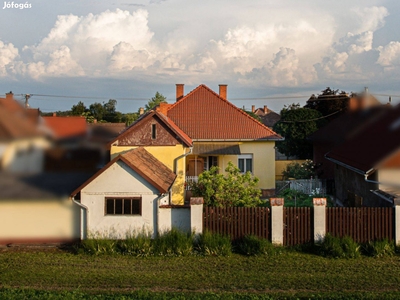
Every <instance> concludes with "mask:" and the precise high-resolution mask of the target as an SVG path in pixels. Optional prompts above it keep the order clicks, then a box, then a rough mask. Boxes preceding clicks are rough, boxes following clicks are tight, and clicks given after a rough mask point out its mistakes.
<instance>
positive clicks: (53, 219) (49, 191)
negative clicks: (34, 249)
mask: <svg viewBox="0 0 400 300" xmlns="http://www.w3.org/2000/svg"><path fill="white" fill-rule="evenodd" d="M88 177H89V176H88V175H87V174H82V173H67V174H59V173H39V174H32V175H28V174H20V175H16V174H12V173H7V172H0V244H2V245H4V244H15V243H17V244H21V243H22V244H25V243H64V242H72V241H75V240H79V239H80V237H81V233H80V221H79V219H80V210H79V207H78V206H77V205H76V204H74V203H73V202H72V201H71V199H70V197H69V194H70V193H71V191H73V190H74V189H76V187H77V186H79V184H80V183H82V182H83V181H85V180H86V179H87V178H88Z"/></svg>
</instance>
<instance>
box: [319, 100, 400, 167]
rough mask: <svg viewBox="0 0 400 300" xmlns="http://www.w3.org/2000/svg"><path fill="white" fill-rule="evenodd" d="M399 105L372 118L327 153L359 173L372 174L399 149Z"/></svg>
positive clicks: (334, 159)
mask: <svg viewBox="0 0 400 300" xmlns="http://www.w3.org/2000/svg"><path fill="white" fill-rule="evenodd" d="M399 137H400V104H399V105H397V106H396V107H395V108H390V109H388V110H387V111H385V113H383V114H380V115H379V117H377V118H376V119H373V120H372V121H370V123H369V124H368V125H367V126H365V127H363V128H362V130H360V131H359V132H358V133H357V134H356V135H354V136H353V137H352V138H351V139H349V140H347V141H346V142H344V143H343V144H341V145H339V146H338V147H336V148H334V149H333V150H332V151H330V152H329V153H327V154H326V157H327V158H328V159H329V160H332V161H333V162H335V163H337V164H342V165H343V166H345V167H347V168H349V169H353V170H354V171H355V172H358V173H360V174H367V173H372V172H374V171H375V170H376V169H378V168H379V167H380V166H381V165H382V164H383V163H384V162H385V161H386V160H388V159H390V158H392V157H393V155H394V154H396V153H399V151H400V138H399Z"/></svg>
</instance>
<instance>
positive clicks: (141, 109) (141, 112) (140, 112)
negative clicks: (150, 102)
mask: <svg viewBox="0 0 400 300" xmlns="http://www.w3.org/2000/svg"><path fill="white" fill-rule="evenodd" d="M143 114H144V108H143V107H141V108H139V115H143Z"/></svg>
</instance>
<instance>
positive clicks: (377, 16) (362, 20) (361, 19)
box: [352, 6, 389, 34]
mask: <svg viewBox="0 0 400 300" xmlns="http://www.w3.org/2000/svg"><path fill="white" fill-rule="evenodd" d="M353 11H354V14H353V15H352V17H353V18H354V19H355V21H356V22H357V23H358V26H357V28H356V29H355V30H354V32H353V33H354V34H359V33H363V32H366V31H376V30H378V29H380V28H382V27H383V26H384V25H385V17H387V16H388V15H389V12H388V10H387V9H386V7H383V6H372V7H363V8H356V9H354V10H353Z"/></svg>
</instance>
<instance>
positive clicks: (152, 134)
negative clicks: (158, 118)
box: [151, 124, 157, 140]
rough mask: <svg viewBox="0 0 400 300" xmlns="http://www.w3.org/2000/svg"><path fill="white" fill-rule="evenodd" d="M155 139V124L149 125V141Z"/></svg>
mask: <svg viewBox="0 0 400 300" xmlns="http://www.w3.org/2000/svg"><path fill="white" fill-rule="evenodd" d="M156 137H157V131H156V124H151V139H152V140H155V139H156Z"/></svg>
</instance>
